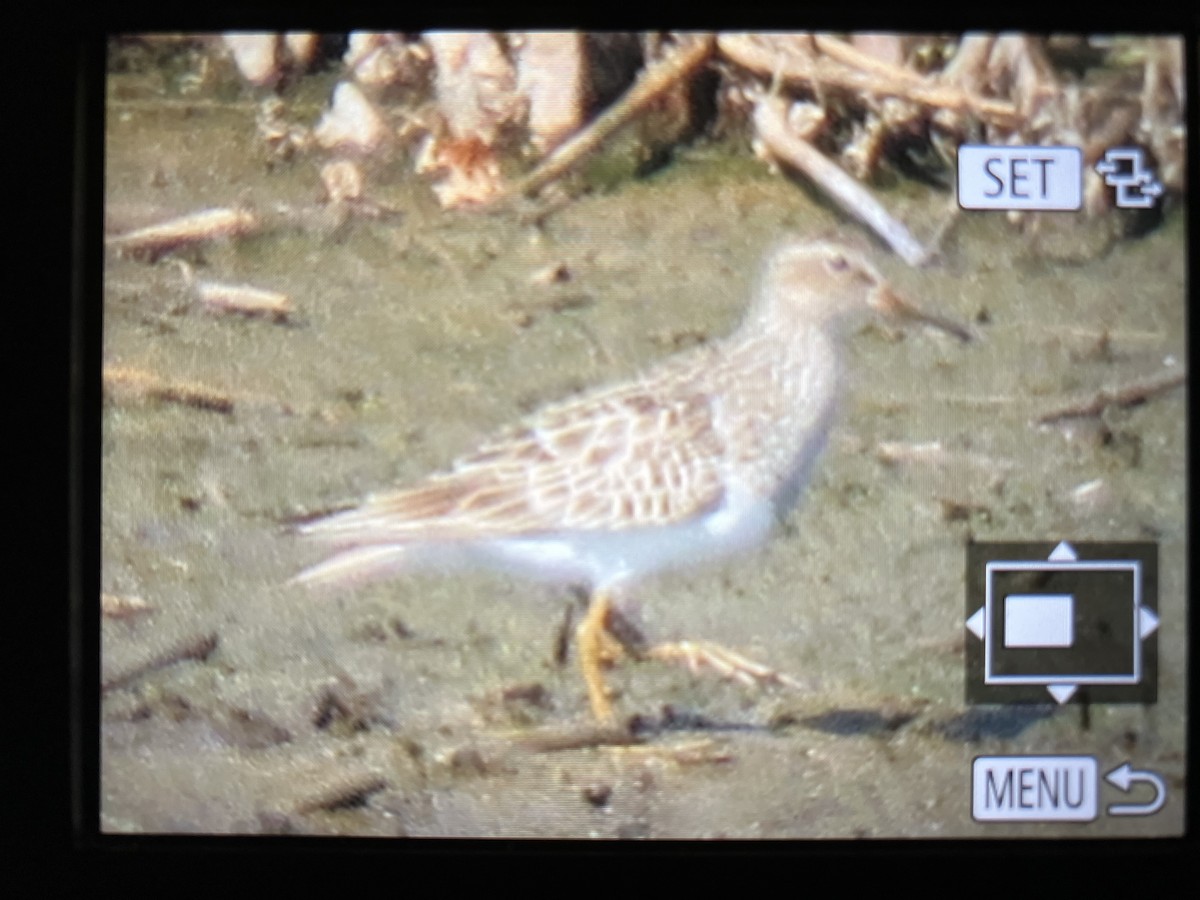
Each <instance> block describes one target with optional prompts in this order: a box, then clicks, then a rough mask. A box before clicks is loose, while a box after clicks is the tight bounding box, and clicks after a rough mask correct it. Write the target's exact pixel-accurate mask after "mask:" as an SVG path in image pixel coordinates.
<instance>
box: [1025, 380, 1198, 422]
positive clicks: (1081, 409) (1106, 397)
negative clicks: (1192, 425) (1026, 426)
mask: <svg viewBox="0 0 1200 900" xmlns="http://www.w3.org/2000/svg"><path fill="white" fill-rule="evenodd" d="M1186 381H1187V372H1173V373H1171V374H1170V375H1165V376H1159V377H1158V378H1148V379H1146V380H1144V381H1135V382H1134V383H1133V384H1127V385H1124V386H1122V387H1117V388H1113V389H1111V390H1109V389H1106V388H1105V389H1101V390H1099V391H1097V392H1096V393H1095V394H1092V395H1091V396H1090V397H1085V398H1083V399H1081V400H1076V401H1074V402H1072V403H1068V404H1066V405H1064V406H1060V407H1057V408H1055V409H1052V410H1049V411H1048V412H1044V413H1042V414H1041V415H1040V416H1038V417H1037V418H1036V419H1034V420H1033V421H1034V424H1036V425H1051V424H1053V423H1055V422H1059V421H1061V420H1063V419H1077V418H1084V417H1086V416H1098V415H1100V414H1101V413H1102V412H1104V410H1105V409H1107V408H1108V407H1110V406H1135V405H1137V404H1138V403H1144V402H1145V401H1146V400H1149V399H1150V398H1151V397H1155V396H1157V395H1158V394H1165V393H1166V392H1167V391H1169V390H1171V389H1172V388H1176V387H1179V386H1180V385H1182V384H1183V383H1184V382H1186Z"/></svg>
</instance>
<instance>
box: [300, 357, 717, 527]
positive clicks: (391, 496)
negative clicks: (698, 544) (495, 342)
mask: <svg viewBox="0 0 1200 900" xmlns="http://www.w3.org/2000/svg"><path fill="white" fill-rule="evenodd" d="M670 374H673V375H674V377H673V378H672V377H667V376H668V375H670ZM713 420H714V413H713V409H712V401H711V398H710V396H709V395H707V394H706V393H704V392H702V391H700V390H698V389H697V388H695V387H691V386H689V378H688V373H687V372H686V371H685V370H677V371H675V372H673V373H669V372H662V371H660V373H659V377H658V378H655V379H643V380H642V381H639V382H634V383H632V384H629V385H624V386H621V387H617V388H612V389H609V390H606V391H601V392H598V393H594V394H589V395H584V396H581V397H578V398H573V399H570V400H567V401H564V402H562V403H559V404H556V405H552V406H549V407H546V408H545V409H543V410H541V411H540V412H538V413H537V414H535V415H534V416H533V417H531V418H529V419H527V420H526V421H525V422H524V423H523V424H522V425H521V426H520V427H518V428H515V429H512V430H510V431H508V432H505V433H502V434H501V435H499V436H498V437H497V438H496V439H495V440H493V441H491V442H489V443H487V444H485V445H484V446H482V447H481V448H480V449H479V450H477V451H476V452H474V453H472V454H470V455H468V456H465V457H463V458H461V459H459V460H458V461H457V462H456V463H455V464H454V466H453V468H452V469H451V470H450V471H448V472H445V473H440V474H437V475H434V476H432V477H430V478H428V479H426V480H425V481H424V482H422V483H421V484H418V485H416V486H414V487H412V488H408V489H402V490H398V491H393V492H389V493H385V494H380V495H377V496H374V497H371V498H369V499H368V500H367V501H366V502H365V503H364V504H363V505H362V506H360V507H358V508H356V509H352V510H348V511H346V512H342V513H336V514H334V515H332V516H329V517H327V518H325V519H321V520H319V521H317V522H313V523H310V524H309V525H306V526H304V528H303V529H302V530H303V531H304V532H305V533H306V534H311V535H314V536H317V537H321V538H324V539H326V540H329V541H331V542H334V543H338V544H343V545H349V544H366V543H391V544H397V543H407V542H415V541H454V540H475V539H487V538H492V537H513V536H519V535H535V534H542V533H546V532H550V531H563V530H576V529H578V530H589V529H592V530H596V529H599V530H614V531H615V530H622V529H626V528H635V527H645V526H653V525H661V524H666V523H670V522H677V521H681V520H683V519H687V518H689V517H691V516H694V515H697V514H699V513H701V512H703V511H704V510H706V509H709V508H711V507H713V506H714V505H716V504H717V503H719V502H720V500H721V498H722V496H723V491H724V487H723V482H722V479H721V473H720V468H719V467H720V458H721V455H722V453H723V451H724V446H723V442H722V440H721V437H720V435H719V434H718V432H717V431H716V430H715V428H714V421H713Z"/></svg>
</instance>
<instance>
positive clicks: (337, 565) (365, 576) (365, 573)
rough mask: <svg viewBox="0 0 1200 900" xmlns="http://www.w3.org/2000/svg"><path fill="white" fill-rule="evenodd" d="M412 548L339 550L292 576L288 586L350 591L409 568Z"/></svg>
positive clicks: (391, 546)
mask: <svg viewBox="0 0 1200 900" xmlns="http://www.w3.org/2000/svg"><path fill="white" fill-rule="evenodd" d="M410 550H411V547H409V546H407V545H404V544H374V545H371V546H367V547H353V548H351V549H349V550H341V551H339V552H337V553H335V554H334V555H333V556H331V557H329V558H328V559H326V560H324V561H322V562H319V563H317V564H316V565H314V566H309V567H308V568H307V569H305V570H304V571H302V572H300V573H299V574H297V575H295V576H293V577H292V578H291V579H290V580H289V581H288V584H303V585H307V586H310V587H323V588H324V587H350V586H356V585H361V584H365V583H367V582H371V581H378V580H379V579H381V578H388V577H391V576H393V575H396V574H398V573H400V572H401V571H403V570H404V569H405V568H407V567H408V565H409V563H410V562H411V559H410Z"/></svg>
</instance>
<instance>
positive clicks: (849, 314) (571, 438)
mask: <svg viewBox="0 0 1200 900" xmlns="http://www.w3.org/2000/svg"><path fill="white" fill-rule="evenodd" d="M869 308H875V309H877V310H881V311H885V312H889V313H892V314H899V315H904V316H908V317H910V318H917V319H920V320H923V321H925V322H926V323H927V324H931V325H934V326H936V327H939V328H941V329H943V330H945V331H949V332H950V333H952V334H955V335H956V336H958V337H959V338H962V339H964V340H965V339H966V338H967V334H966V332H965V331H963V330H962V329H961V328H959V327H957V326H955V325H953V324H952V323H948V322H946V321H945V320H941V319H935V318H931V317H928V316H925V315H923V314H921V313H917V312H916V311H915V310H914V309H913V308H912V307H910V306H907V305H906V304H905V303H903V302H902V301H901V300H900V299H899V298H898V297H897V296H896V295H895V294H894V293H893V292H892V290H891V288H890V287H889V286H888V284H887V283H886V282H885V281H884V279H883V278H882V276H881V275H880V274H879V273H878V272H877V271H876V269H875V268H874V267H873V266H872V265H871V264H870V263H869V262H868V261H867V260H866V259H865V258H864V256H863V255H862V254H860V253H857V252H855V251H853V250H851V249H849V248H847V247H844V246H841V245H839V244H836V243H832V242H826V241H807V242H806V241H790V242H787V243H784V244H782V245H780V246H779V247H778V248H777V249H776V250H775V251H774V252H773V253H772V254H771V255H770V256H769V257H768V259H767V261H766V263H765V267H764V270H763V272H762V274H761V277H760V282H759V285H758V289H757V296H756V297H755V300H754V303H753V305H752V306H751V308H750V310H749V312H748V314H747V315H746V318H745V320H744V322H743V324H742V326H741V327H740V328H739V329H738V330H737V331H736V332H735V333H734V334H732V335H731V336H729V337H727V338H725V339H723V340H720V341H717V342H713V343H709V344H705V345H702V346H700V347H697V348H695V349H693V350H691V351H688V352H685V353H682V354H680V355H678V356H675V357H672V358H670V359H667V360H665V361H664V362H662V363H661V364H659V365H658V366H656V367H654V368H652V369H650V370H649V371H647V372H646V373H645V374H643V375H642V376H641V377H639V378H636V379H634V380H632V381H629V382H626V383H623V384H618V385H615V386H612V387H607V388H602V389H599V390H595V391H592V392H589V393H585V394H582V395H580V396H577V397H572V398H570V399H568V400H566V401H563V402H560V403H557V404H553V405H550V406H547V407H545V408H543V409H541V410H540V411H538V412H536V413H535V414H533V415H532V416H530V417H529V418H527V419H526V420H524V421H523V422H522V423H521V424H520V425H518V426H517V427H515V428H512V429H510V430H508V431H506V432H504V433H502V434H500V435H498V436H497V437H496V438H495V439H494V440H491V441H489V442H487V443H485V444H484V445H483V446H482V447H480V448H479V449H478V450H476V451H475V452H474V453H470V454H468V455H466V456H464V457H462V458H460V459H459V460H458V461H457V462H455V463H454V465H453V466H452V467H451V468H450V469H449V470H448V471H445V472H442V473H439V474H435V475H432V476H430V477H428V478H427V479H425V480H424V481H422V482H420V483H418V484H416V485H414V486H412V487H407V488H401V489H399V490H393V491H389V492H386V493H381V494H377V495H374V496H371V497H369V498H368V499H367V500H366V501H365V502H363V503H362V505H360V506H358V507H356V508H354V509H350V510H348V511H345V512H339V513H335V514H333V515H330V516H327V517H325V518H322V519H319V520H317V521H313V522H310V523H307V524H305V525H303V526H301V528H300V531H301V533H303V534H304V535H307V536H311V537H313V538H317V539H320V540H322V541H324V542H325V543H327V544H329V545H331V546H333V547H335V548H336V552H335V553H334V554H333V555H332V556H331V557H329V558H328V559H326V560H325V561H324V562H321V563H318V564H317V565H315V566H313V567H311V568H309V569H306V570H305V571H303V572H301V573H300V574H299V575H297V576H296V578H295V581H297V582H303V583H310V584H315V583H322V584H345V583H348V582H357V581H359V580H361V579H368V578H376V577H381V576H387V575H394V574H396V573H399V572H402V571H405V570H408V569H410V568H411V567H414V566H419V565H427V564H430V563H435V564H437V563H447V562H449V563H459V562H463V563H468V564H478V565H484V566H489V567H492V568H498V569H500V570H503V571H507V572H513V573H517V574H520V575H522V576H526V577H531V578H534V579H537V580H541V581H548V582H552V583H557V584H561V585H579V586H584V587H585V588H586V590H587V591H588V593H589V595H590V604H589V608H588V611H587V613H586V615H585V616H584V618H583V620H582V622H581V623H580V625H579V627H578V629H577V633H576V634H577V640H578V653H579V659H580V664H581V666H582V669H583V675H584V678H585V680H586V683H587V691H588V698H589V701H590V703H591V709H592V712H593V713H594V715H595V716H596V718H597V719H599V720H600V721H601V722H605V723H608V722H612V720H613V718H614V714H613V706H612V701H611V698H610V696H609V692H608V689H607V686H606V685H605V682H604V677H603V668H604V666H605V665H606V664H608V663H611V662H612V661H613V660H614V659H615V658H616V657H618V656H620V655H621V654H622V653H623V652H624V651H625V650H627V649H629V647H628V643H629V642H628V641H627V640H622V639H621V638H620V637H619V636H618V634H617V632H615V631H614V629H613V628H612V625H613V624H614V614H615V612H614V606H613V604H614V600H615V599H616V598H618V597H620V596H622V595H623V594H625V592H627V591H628V590H629V589H630V587H631V586H632V585H633V584H635V583H636V582H637V581H638V579H640V578H643V577H644V576H647V575H649V574H650V573H654V572H658V571H661V570H664V569H670V568H680V567H691V566H693V565H694V564H699V563H704V562H711V561H712V560H714V559H718V558H721V557H726V556H729V555H730V554H733V553H737V552H740V551H744V550H746V549H748V548H750V547H752V546H755V545H757V544H759V543H761V542H763V541H764V540H765V539H766V538H767V536H768V534H769V533H770V531H771V528H772V526H773V524H774V523H775V522H776V521H777V520H778V518H779V517H780V516H781V514H782V513H783V512H785V511H786V510H787V509H788V508H790V507H791V506H792V505H793V504H794V503H795V502H796V500H797V498H798V497H799V495H800V492H801V491H802V490H803V488H804V485H805V483H806V481H807V478H808V475H809V473H810V471H811V468H812V465H813V462H814V460H815V459H816V458H817V456H818V454H819V452H820V450H821V448H822V446H823V445H824V443H825V440H826V436H827V434H828V432H829V428H830V424H831V422H832V421H833V418H834V415H835V412H836V409H837V400H838V395H839V393H840V385H841V382H842V373H841V343H842V333H843V331H844V326H845V324H846V323H847V322H849V321H852V320H853V318H854V314H855V313H856V312H863V311H866V310H868V309H869ZM637 655H639V656H647V657H652V658H657V659H670V660H683V661H686V662H687V663H688V664H689V665H690V666H691V667H692V668H693V669H696V668H698V667H700V666H703V665H707V666H710V667H712V668H713V669H715V670H716V671H717V672H719V673H720V674H722V675H725V676H728V677H734V678H738V679H740V680H742V681H747V682H767V681H788V679H786V677H784V676H782V675H780V674H778V673H776V672H774V671H773V670H771V669H769V668H766V667H764V666H760V665H758V664H756V663H754V662H751V661H750V660H748V659H746V658H744V657H742V656H740V655H738V654H736V653H733V652H732V651H729V650H727V649H724V648H722V647H719V646H717V645H715V644H710V643H707V642H679V643H666V644H659V645H657V646H652V647H649V648H648V649H646V650H644V651H641V652H639V653H638V654H637Z"/></svg>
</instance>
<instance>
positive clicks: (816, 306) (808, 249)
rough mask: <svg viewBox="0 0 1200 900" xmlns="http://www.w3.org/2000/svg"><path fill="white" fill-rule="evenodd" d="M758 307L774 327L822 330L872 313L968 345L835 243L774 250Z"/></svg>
mask: <svg viewBox="0 0 1200 900" xmlns="http://www.w3.org/2000/svg"><path fill="white" fill-rule="evenodd" d="M761 303H762V307H763V308H762V309H761V313H762V314H764V315H766V316H767V317H768V318H769V319H772V320H774V323H775V324H776V325H777V326H778V327H787V326H788V325H804V324H811V325H817V326H826V325H831V324H834V323H837V322H840V321H844V320H846V319H849V318H853V316H854V315H855V314H856V313H862V312H864V311H866V310H871V309H873V310H876V311H878V312H881V313H884V314H886V315H888V316H893V317H897V318H905V319H912V320H915V321H919V322H924V323H925V324H927V325H931V326H934V327H936V328H939V329H941V330H943V331H947V332H949V333H951V334H953V335H954V336H955V337H958V338H959V339H960V340H964V341H966V340H970V335H969V333H968V332H967V331H966V329H965V328H963V327H962V326H959V325H957V324H955V323H953V322H950V321H948V320H946V319H941V318H938V317H934V316H929V315H927V314H925V313H923V312H921V311H920V310H918V309H916V308H915V307H913V306H911V305H910V304H909V303H907V302H906V301H904V300H903V299H901V298H900V297H899V296H898V295H897V294H896V292H895V291H893V290H892V288H891V286H890V285H889V284H888V282H887V280H886V279H885V278H884V277H883V276H882V275H881V274H880V273H879V270H878V269H876V268H875V267H874V266H873V265H871V263H870V262H868V260H867V258H866V256H865V255H864V254H862V253H861V252H859V251H857V250H854V249H851V248H850V247H847V246H845V245H844V244H839V243H836V242H834V241H795V240H793V241H789V242H787V243H784V244H781V245H780V246H779V247H777V248H776V249H775V251H774V253H773V254H772V255H771V256H770V257H769V259H768V260H767V264H766V271H765V272H764V274H763V281H762V288H761Z"/></svg>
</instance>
